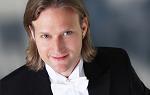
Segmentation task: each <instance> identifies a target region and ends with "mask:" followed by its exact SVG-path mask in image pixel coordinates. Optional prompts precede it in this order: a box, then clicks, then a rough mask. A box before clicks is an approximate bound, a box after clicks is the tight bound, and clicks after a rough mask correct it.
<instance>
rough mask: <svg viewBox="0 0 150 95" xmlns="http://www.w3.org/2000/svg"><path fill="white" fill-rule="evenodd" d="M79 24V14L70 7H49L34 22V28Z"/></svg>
mask: <svg viewBox="0 0 150 95" xmlns="http://www.w3.org/2000/svg"><path fill="white" fill-rule="evenodd" d="M71 24H79V15H78V13H77V12H76V11H75V10H74V9H73V8H70V7H49V8H47V9H45V10H44V11H42V12H41V14H40V15H39V17H38V19H37V20H35V21H33V25H34V27H35V26H36V25H38V28H40V27H42V26H53V27H55V26H56V25H57V26H58V25H60V26H61V25H71Z"/></svg>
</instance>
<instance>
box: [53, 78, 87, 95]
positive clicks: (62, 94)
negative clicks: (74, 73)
mask: <svg viewBox="0 0 150 95" xmlns="http://www.w3.org/2000/svg"><path fill="white" fill-rule="evenodd" d="M88 82H89V80H88V79H87V78H86V77H80V78H78V79H73V80H66V81H61V82H55V81H54V82H52V83H51V87H52V91H53V93H54V95H88V94H85V92H87V91H86V90H87V86H88ZM83 93H84V94H83ZM87 93H88V92H87Z"/></svg>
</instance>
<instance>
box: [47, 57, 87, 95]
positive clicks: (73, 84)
mask: <svg viewBox="0 0 150 95" xmlns="http://www.w3.org/2000/svg"><path fill="white" fill-rule="evenodd" d="M45 67H46V70H47V72H48V75H49V78H50V81H51V89H52V93H53V95H89V94H88V89H87V86H88V82H89V80H87V78H86V76H85V74H84V69H83V59H80V62H79V64H78V65H77V66H76V68H75V69H74V71H73V72H72V73H71V75H70V76H69V77H68V78H66V77H65V76H63V75H61V74H59V73H57V72H55V71H54V70H53V69H52V68H51V67H50V66H49V65H48V64H45Z"/></svg>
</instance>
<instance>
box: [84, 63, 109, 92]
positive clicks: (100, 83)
mask: <svg viewBox="0 0 150 95" xmlns="http://www.w3.org/2000/svg"><path fill="white" fill-rule="evenodd" d="M84 72H85V75H86V76H87V78H88V79H89V85H88V91H89V95H109V93H110V74H111V73H110V69H109V66H104V67H99V66H98V65H96V64H94V63H84Z"/></svg>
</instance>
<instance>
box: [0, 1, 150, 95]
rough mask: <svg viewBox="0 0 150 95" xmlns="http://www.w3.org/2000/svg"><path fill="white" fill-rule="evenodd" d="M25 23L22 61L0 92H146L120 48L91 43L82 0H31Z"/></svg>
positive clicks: (81, 94)
mask: <svg viewBox="0 0 150 95" xmlns="http://www.w3.org/2000/svg"><path fill="white" fill-rule="evenodd" d="M24 26H25V29H26V31H27V34H28V37H29V47H28V49H27V57H26V65H25V66H22V67H21V68H19V69H17V70H15V71H14V72H13V73H11V74H9V75H8V76H6V77H5V78H3V79H2V80H1V82H0V83H1V84H0V91H1V94H0V95H150V91H149V90H148V89H147V88H146V87H145V86H144V84H143V83H142V82H141V81H140V79H139V78H138V77H137V75H136V74H135V72H134V70H133V68H132V66H131V64H130V61H129V58H128V56H127V54H126V52H125V51H124V50H122V49H118V48H104V47H103V48H102V47H101V48H94V47H93V46H92V44H91V40H90V31H89V19H88V15H87V12H86V10H85V8H84V5H83V1H82V0H29V1H28V3H27V7H26V10H25V14H24Z"/></svg>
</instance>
